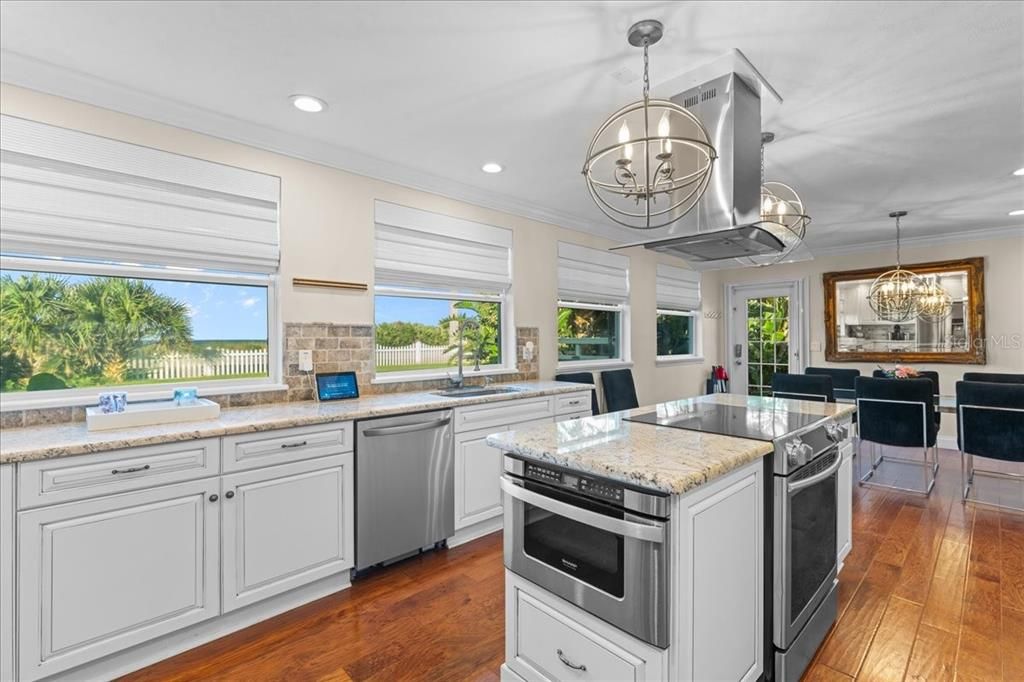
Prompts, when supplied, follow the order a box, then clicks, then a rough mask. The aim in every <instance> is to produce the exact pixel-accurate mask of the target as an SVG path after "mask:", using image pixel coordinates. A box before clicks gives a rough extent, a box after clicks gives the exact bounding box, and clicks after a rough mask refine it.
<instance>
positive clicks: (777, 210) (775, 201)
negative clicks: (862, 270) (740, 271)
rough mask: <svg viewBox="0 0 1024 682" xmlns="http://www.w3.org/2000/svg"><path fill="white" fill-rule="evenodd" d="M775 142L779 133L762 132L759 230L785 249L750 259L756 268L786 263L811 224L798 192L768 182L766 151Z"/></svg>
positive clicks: (782, 184)
mask: <svg viewBox="0 0 1024 682" xmlns="http://www.w3.org/2000/svg"><path fill="white" fill-rule="evenodd" d="M774 141H775V133H761V222H760V223H758V227H760V228H762V229H764V230H767V231H768V232H771V233H772V234H773V235H775V237H776V238H777V239H778V240H779V241H780V242H782V244H783V247H784V248H783V249H782V251H780V252H778V253H771V254H764V255H759V256H750V257H748V258H747V261H748V262H749V263H750V264H752V265H774V264H775V263H781V262H783V261H785V260H786V259H787V258H789V256H790V254H792V253H793V250H794V249H796V247H798V246H800V244H802V243H803V240H804V236H806V234H807V226H808V225H809V224H810V222H811V217H810V216H809V215H807V211H806V210H805V209H804V202H803V201H802V200H801V199H800V195H799V194H797V193H796V190H795V189H793V188H792V187H790V186H789V185H787V184H785V183H784V182H768V181H766V180H765V173H764V148H765V145H767V144H770V143H772V142H774Z"/></svg>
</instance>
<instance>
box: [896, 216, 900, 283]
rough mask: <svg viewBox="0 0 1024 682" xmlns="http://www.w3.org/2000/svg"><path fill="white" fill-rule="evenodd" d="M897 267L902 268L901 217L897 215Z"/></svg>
mask: <svg viewBox="0 0 1024 682" xmlns="http://www.w3.org/2000/svg"><path fill="white" fill-rule="evenodd" d="M896 269H897V270H899V269H900V217H899V216H896Z"/></svg>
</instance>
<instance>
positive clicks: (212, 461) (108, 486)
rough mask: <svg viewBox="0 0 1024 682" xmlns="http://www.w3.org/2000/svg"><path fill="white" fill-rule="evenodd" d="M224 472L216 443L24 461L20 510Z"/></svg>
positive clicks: (197, 442) (20, 473) (186, 443)
mask: <svg viewBox="0 0 1024 682" xmlns="http://www.w3.org/2000/svg"><path fill="white" fill-rule="evenodd" d="M219 472H220V440H219V439H217V438H204V439H201V440H193V441H184V442H180V443H166V444H162V445H150V446H145V447H140V448H129V449H127V450H114V451H112V452H104V453H100V454H95V455H82V456H80V457H64V458H60V459H44V460H39V461H35V462H23V463H22V464H19V465H18V507H19V508H20V509H27V508H30V507H39V506H42V505H47V504H56V503H59V502H70V501H72V500H81V499H85V498H89V497H99V496H101V495H110V494H113V493H123V492H128V491H130V490H138V489H140V488H152V487H154V486H158V485H166V484H168V483H178V482H180V481H188V480H192V479H195V478H203V477H205V476H214V475H216V474H218V473H219Z"/></svg>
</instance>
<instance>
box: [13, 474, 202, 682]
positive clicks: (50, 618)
mask: <svg viewBox="0 0 1024 682" xmlns="http://www.w3.org/2000/svg"><path fill="white" fill-rule="evenodd" d="M216 490H217V480H216V479H214V478H210V479H203V480H199V481H193V482H190V483H181V484H177V485H171V486H165V487H162V488H154V489H152V490H146V491H142V492H137V493H129V494H124V495H115V496H110V497H104V498H96V499H93V500H87V501H84V502H76V503H71V504H65V505H58V506H55V507H47V508H43V509H39V510H36V511H30V512H22V513H20V514H19V515H18V526H19V555H18V568H19V571H18V587H19V594H20V595H21V603H20V608H19V610H18V617H19V632H21V633H22V636H21V637H20V643H19V651H20V671H21V677H22V678H23V679H26V680H32V679H37V678H39V677H42V676H44V675H49V674H53V673H55V672H58V671H60V670H66V669H68V668H71V667H74V666H76V665H80V664H82V663H85V662H87V661H91V660H94V659H96V658H99V657H101V656H104V655H106V654H108V653H112V652H114V651H119V650H121V649H124V648H127V647H129V646H132V645H134V644H138V643H140V642H143V641H146V640H148V639H152V638H153V637H157V636H159V635H163V634H166V633H168V632H172V631H174V630H177V629H179V628H182V627H185V626H187V625H192V624H194V623H197V622H199V621H201V620H204V619H206V618H209V617H212V616H215V615H217V613H218V612H219V599H218V596H219V593H218V580H217V572H218V569H219V561H218V544H219V536H218V505H217V504H216V503H215V502H211V501H210V500H209V496H210V495H211V494H212V493H214V492H216ZM29 633H32V634H29Z"/></svg>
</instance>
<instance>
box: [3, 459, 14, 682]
mask: <svg viewBox="0 0 1024 682" xmlns="http://www.w3.org/2000/svg"><path fill="white" fill-rule="evenodd" d="M14 519H15V514H14V465H13V464H0V680H13V679H14V593H15V590H14Z"/></svg>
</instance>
